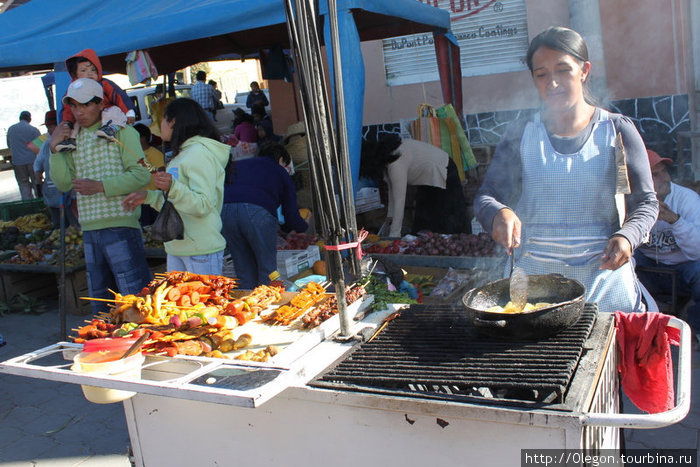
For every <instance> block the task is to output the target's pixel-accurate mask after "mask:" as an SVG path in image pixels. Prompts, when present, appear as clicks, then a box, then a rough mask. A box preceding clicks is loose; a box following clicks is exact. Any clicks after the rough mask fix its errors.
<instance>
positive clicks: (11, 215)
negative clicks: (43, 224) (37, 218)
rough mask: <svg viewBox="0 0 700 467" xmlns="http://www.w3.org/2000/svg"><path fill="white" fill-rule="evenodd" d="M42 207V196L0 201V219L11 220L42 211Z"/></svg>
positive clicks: (43, 206) (43, 205)
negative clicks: (5, 201)
mask: <svg viewBox="0 0 700 467" xmlns="http://www.w3.org/2000/svg"><path fill="white" fill-rule="evenodd" d="M44 208H45V204H44V198H35V199H26V200H22V201H11V202H9V203H0V219H2V220H4V221H11V220H15V219H17V218H18V217H22V216H25V215H27V214H36V213H39V212H42V211H44Z"/></svg>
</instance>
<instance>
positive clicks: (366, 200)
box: [355, 187, 384, 214]
mask: <svg viewBox="0 0 700 467" xmlns="http://www.w3.org/2000/svg"><path fill="white" fill-rule="evenodd" d="M382 207H384V205H383V204H382V202H381V198H380V196H379V188H371V187H365V188H360V189H359V190H357V195H356V196H355V212H356V213H358V214H360V213H363V212H367V211H372V210H373V209H379V208H382Z"/></svg>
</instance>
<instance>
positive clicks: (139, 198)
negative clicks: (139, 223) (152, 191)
mask: <svg viewBox="0 0 700 467" xmlns="http://www.w3.org/2000/svg"><path fill="white" fill-rule="evenodd" d="M145 201H146V192H145V191H134V192H133V193H129V194H128V195H126V196H125V197H124V199H123V200H122V207H123V208H124V210H125V211H128V212H131V211H133V210H134V209H136V207H137V206H139V205H141V204H143V203H144V202H145Z"/></svg>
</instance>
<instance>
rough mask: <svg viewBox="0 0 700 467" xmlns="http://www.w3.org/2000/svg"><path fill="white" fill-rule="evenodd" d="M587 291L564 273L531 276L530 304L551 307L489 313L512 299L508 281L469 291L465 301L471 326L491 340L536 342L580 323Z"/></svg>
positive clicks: (528, 288)
mask: <svg viewBox="0 0 700 467" xmlns="http://www.w3.org/2000/svg"><path fill="white" fill-rule="evenodd" d="M585 296H586V288H585V287H584V286H583V284H581V283H580V282H579V281H577V280H574V279H568V278H566V277H564V276H562V275H561V274H543V275H532V276H529V281H528V286H527V297H528V298H527V301H528V302H529V303H533V304H534V303H538V302H546V303H551V304H552V305H551V306H548V307H545V308H538V309H537V310H533V311H529V312H522V313H497V312H490V311H486V310H488V309H489V308H491V307H493V306H496V305H499V306H505V305H506V303H508V301H509V300H510V289H509V279H507V278H506V279H500V280H497V281H495V282H490V283H488V284H486V285H485V286H483V287H477V288H475V289H472V290H470V291H469V292H467V293H466V294H465V295H464V297H463V298H462V301H463V303H464V306H465V307H466V311H467V315H468V316H469V318H470V320H471V322H472V324H473V325H474V327H476V328H477V329H478V330H479V331H481V332H482V333H484V334H487V335H489V336H492V337H500V338H507V339H535V338H540V337H548V336H551V335H554V334H556V333H558V332H560V331H562V330H564V329H566V328H568V327H569V326H571V325H573V324H574V323H575V322H576V321H578V319H579V317H580V316H581V312H582V311H583V304H584V298H585Z"/></svg>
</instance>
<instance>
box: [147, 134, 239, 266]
mask: <svg viewBox="0 0 700 467" xmlns="http://www.w3.org/2000/svg"><path fill="white" fill-rule="evenodd" d="M229 150H230V146H228V145H227V144H224V143H220V142H219V141H216V140H213V139H211V138H204V137H202V136H193V137H192V138H189V139H188V140H187V141H185V142H184V143H183V145H182V147H181V148H180V153H179V154H178V155H177V156H175V157H174V158H173V159H172V160H171V161H170V162H169V163H168V166H167V169H166V170H167V172H168V173H169V174H171V175H172V176H173V183H172V185H170V191H169V192H168V201H170V202H172V203H173V206H175V209H177V212H178V213H179V214H180V217H182V222H183V223H184V224H185V238H184V239H182V240H172V241H170V242H166V243H165V251H166V252H167V253H168V254H169V255H173V256H196V255H208V254H211V253H216V252H218V251H222V250H223V249H224V248H225V247H226V240H225V239H224V237H223V236H222V235H221V206H222V205H223V200H224V175H225V169H226V163H227V162H228V158H229ZM163 201H164V197H163V193H162V192H161V191H159V190H156V191H149V192H148V195H147V196H146V203H148V204H150V205H151V206H153V207H154V208H155V209H157V210H160V208H161V207H162V206H163Z"/></svg>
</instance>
